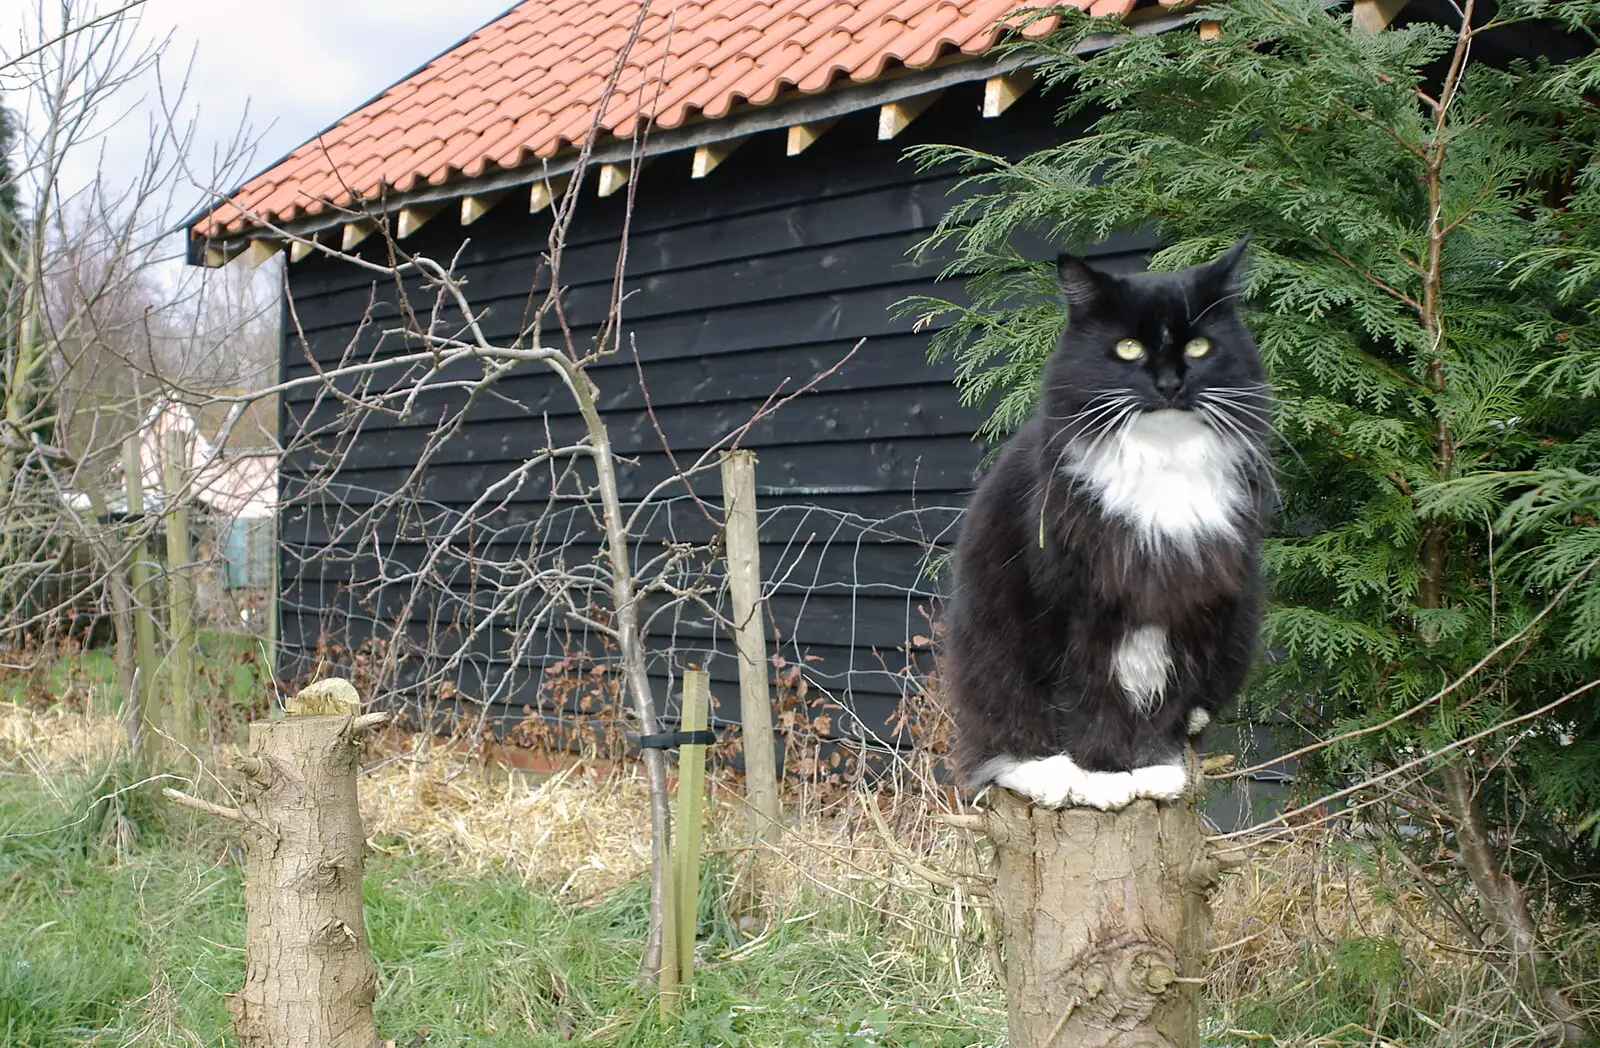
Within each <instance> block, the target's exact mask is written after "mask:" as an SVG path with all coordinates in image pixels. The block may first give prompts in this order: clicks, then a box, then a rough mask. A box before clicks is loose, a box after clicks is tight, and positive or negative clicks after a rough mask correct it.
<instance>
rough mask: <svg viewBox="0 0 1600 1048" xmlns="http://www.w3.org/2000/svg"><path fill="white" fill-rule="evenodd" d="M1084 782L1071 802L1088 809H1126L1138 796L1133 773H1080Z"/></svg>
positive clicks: (1078, 787)
mask: <svg viewBox="0 0 1600 1048" xmlns="http://www.w3.org/2000/svg"><path fill="white" fill-rule="evenodd" d="M1079 774H1080V775H1082V776H1083V779H1082V781H1081V782H1080V783H1079V784H1078V786H1077V787H1076V788H1075V789H1074V790H1073V796H1072V798H1071V802H1072V803H1073V804H1078V805H1082V806H1083V807H1086V808H1099V809H1100V810H1101V811H1112V810H1114V809H1117V808H1126V807H1127V806H1128V805H1130V804H1132V803H1133V799H1134V798H1135V797H1137V796H1138V793H1137V792H1136V791H1135V788H1134V783H1133V773H1132V772H1126V771H1080V772H1079Z"/></svg>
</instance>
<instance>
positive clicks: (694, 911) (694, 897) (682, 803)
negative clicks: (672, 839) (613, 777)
mask: <svg viewBox="0 0 1600 1048" xmlns="http://www.w3.org/2000/svg"><path fill="white" fill-rule="evenodd" d="M710 695H711V692H710V681H709V679H708V674H707V673H706V671H705V670H685V671H684V674H683V715H682V716H681V717H680V722H681V727H682V729H683V730H684V731H705V730H706V712H707V707H708V706H709V705H710ZM705 789H706V748H705V746H703V745H702V744H700V743H697V742H692V743H685V744H684V745H682V746H680V747H678V840H677V843H676V844H675V845H674V855H673V857H674V859H676V860H677V869H676V876H677V881H678V978H679V985H680V986H691V985H693V983H694V942H695V932H696V930H697V929H698V927H699V922H700V833H701V828H702V826H703V810H704V809H703V805H704V802H705Z"/></svg>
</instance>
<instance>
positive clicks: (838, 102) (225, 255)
mask: <svg viewBox="0 0 1600 1048" xmlns="http://www.w3.org/2000/svg"><path fill="white" fill-rule="evenodd" d="M1198 20H1199V15H1197V14H1196V13H1195V12H1193V11H1183V12H1178V11H1160V12H1159V13H1156V12H1152V14H1151V15H1150V16H1148V17H1145V18H1141V19H1139V20H1138V21H1137V22H1133V23H1131V24H1130V25H1129V29H1130V30H1132V31H1133V32H1134V33H1137V34H1140V35H1145V34H1154V33H1163V32H1167V31H1170V30H1172V29H1175V28H1178V27H1180V26H1183V25H1187V24H1190V23H1193V22H1196V21H1198ZM1113 39H1114V37H1113V36H1112V35H1110V34H1104V35H1097V36H1093V37H1088V38H1086V39H1084V40H1083V41H1081V42H1080V44H1079V46H1078V47H1077V48H1076V50H1077V51H1078V52H1079V53H1085V52H1090V51H1095V50H1099V49H1100V48H1102V47H1105V46H1107V45H1109V44H1110V43H1111V42H1112V40H1113ZM1043 62H1044V59H1043V58H1040V57H1019V56H1015V55H1011V56H1006V57H1003V58H995V57H992V56H989V55H976V56H971V57H965V56H963V57H962V58H961V59H960V60H957V61H946V62H943V63H938V64H935V65H932V66H929V67H927V68H923V69H916V70H908V71H906V72H904V73H900V74H898V75H895V76H892V77H884V78H880V79H877V80H873V81H869V82H867V83H847V84H845V85H842V86H839V87H837V88H834V89H830V90H827V91H822V92H818V93H817V94H812V95H803V96H800V97H795V98H790V99H788V100H780V101H776V102H772V103H767V104H765V105H750V106H746V107H743V108H742V109H741V110H737V111H735V112H733V113H731V114H729V115H728V116H724V117H720V118H717V119H710V120H702V121H698V122H695V123H691V124H686V125H684V126H681V127H676V128H668V129H660V130H654V131H651V132H650V134H649V135H648V136H647V138H646V139H645V141H644V142H642V143H635V142H634V141H633V140H632V139H613V140H611V141H608V142H604V143H601V144H598V145H596V146H595V147H594V148H593V149H592V150H591V151H590V153H589V158H588V163H589V165H590V166H591V167H598V166H600V165H602V164H619V163H626V162H628V161H630V160H632V159H634V158H638V159H648V158H653V157H659V156H663V155H666V154H670V153H680V152H685V151H690V150H694V149H696V148H699V147H701V146H708V145H714V144H716V143H721V142H727V141H730V140H732V139H741V138H745V137H747V136H749V135H753V134H759V133H761V132H765V131H779V130H785V129H787V128H789V127H793V126H795V125H799V124H812V123H817V122H819V121H824V120H831V119H833V118H836V117H840V116H845V115H848V114H850V113H859V112H863V111H865V110H869V109H875V108H878V107H880V106H884V105H888V104H891V103H895V102H904V101H906V100H908V99H913V98H917V97H919V96H922V95H927V94H930V93H932V92H935V91H941V90H944V89H945V88H948V87H954V86H957V85H961V84H969V83H973V82H975V81H981V80H987V79H989V78H990V77H994V76H999V75H1003V74H1006V73H1011V72H1014V71H1016V70H1019V69H1023V68H1027V67H1031V66H1037V65H1040V64H1042V63H1043ZM581 155H582V154H581V152H580V151H578V150H572V151H570V152H567V153H563V154H561V155H558V156H555V157H551V158H550V159H548V160H546V161H544V162H542V163H540V162H533V163H528V164H523V165H520V166H518V167H515V168H505V169H501V170H498V171H493V172H489V173H486V174H483V175H479V176H476V177H470V178H469V177H463V178H453V179H450V180H449V181H448V182H444V183H442V184H440V185H423V186H421V187H419V188H417V189H413V190H411V191H409V192H405V193H391V194H387V195H385V196H384V197H383V198H382V200H381V201H373V202H370V207H371V209H370V211H366V210H356V209H352V208H347V207H337V206H333V205H329V206H327V207H324V208H323V209H322V210H321V211H319V212H318V213H317V214H315V215H310V216H306V217H302V218H297V219H293V220H290V221H287V222H262V223H260V224H258V225H256V226H253V227H250V228H247V229H245V230H242V231H240V232H238V233H236V234H233V235H231V236H227V237H223V238H207V237H203V236H199V235H197V234H195V233H194V227H195V226H196V225H197V224H199V222H200V221H202V220H203V219H205V218H206V217H207V216H208V215H211V214H213V213H215V212H216V211H217V210H218V209H219V207H220V206H221V205H222V204H225V203H226V201H219V203H218V204H217V205H213V206H212V207H210V208H208V209H207V210H205V211H202V212H200V213H198V214H197V215H195V216H193V218H192V219H191V220H190V221H188V223H187V225H186V228H187V229H189V230H190V236H189V238H188V244H187V251H186V261H187V262H188V263H189V264H190V265H217V264H219V262H225V261H227V260H229V259H232V258H234V257H236V256H238V255H239V254H241V253H243V252H244V251H245V250H246V249H247V248H248V247H249V245H250V242H251V241H252V240H257V241H259V240H280V241H291V240H302V241H305V240H310V239H312V238H314V237H315V236H316V235H317V234H319V233H324V232H326V231H328V230H332V229H337V228H340V227H342V226H344V225H347V224H349V223H351V222H357V221H361V220H364V219H367V218H368V217H369V216H370V215H371V214H374V213H376V214H382V215H390V214H394V213H396V212H398V211H399V210H400V209H401V208H406V207H418V206H422V205H429V204H438V203H441V202H444V201H449V200H456V199H460V198H461V197H466V196H482V195H486V194H490V193H499V192H504V191H506V190H510V189H517V188H522V187H530V186H532V185H533V184H534V183H535V182H540V181H543V180H545V179H549V178H555V177H559V176H561V175H565V174H569V173H571V172H572V171H573V170H574V169H575V168H576V167H577V163H578V160H579V158H580V156H581Z"/></svg>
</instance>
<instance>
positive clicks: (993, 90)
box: [983, 69, 1033, 120]
mask: <svg viewBox="0 0 1600 1048" xmlns="http://www.w3.org/2000/svg"><path fill="white" fill-rule="evenodd" d="M1032 87H1033V72H1032V71H1031V70H1027V69H1019V70H1017V71H1016V72H1015V73H1005V74H1003V75H1001V76H991V77H990V78H989V79H987V80H985V81H984V82H983V115H984V117H985V118H986V119H990V120H992V119H994V118H995V117H997V116H999V115H1000V114H1001V113H1004V112H1005V111H1006V110H1007V109H1010V108H1011V106H1012V105H1013V104H1014V103H1015V102H1016V101H1017V99H1019V98H1021V97H1022V96H1023V95H1025V94H1027V93H1028V91H1029V90H1030V89H1032Z"/></svg>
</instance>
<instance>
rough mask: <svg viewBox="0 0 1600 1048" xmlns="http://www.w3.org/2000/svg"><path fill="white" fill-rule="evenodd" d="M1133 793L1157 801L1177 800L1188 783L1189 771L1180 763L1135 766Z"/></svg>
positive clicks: (1132, 773)
mask: <svg viewBox="0 0 1600 1048" xmlns="http://www.w3.org/2000/svg"><path fill="white" fill-rule="evenodd" d="M1129 774H1130V775H1132V776H1133V795H1134V796H1135V797H1149V798H1152V799H1153V800H1158V801H1172V800H1177V799H1178V798H1179V797H1182V796H1183V791H1184V789H1185V788H1186V787H1187V786H1188V785H1189V773H1188V771H1187V770H1186V769H1185V768H1184V766H1183V765H1181V764H1154V765H1151V766H1150V767H1148V768H1135V769H1133V771H1132V772H1130V773H1129Z"/></svg>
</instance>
